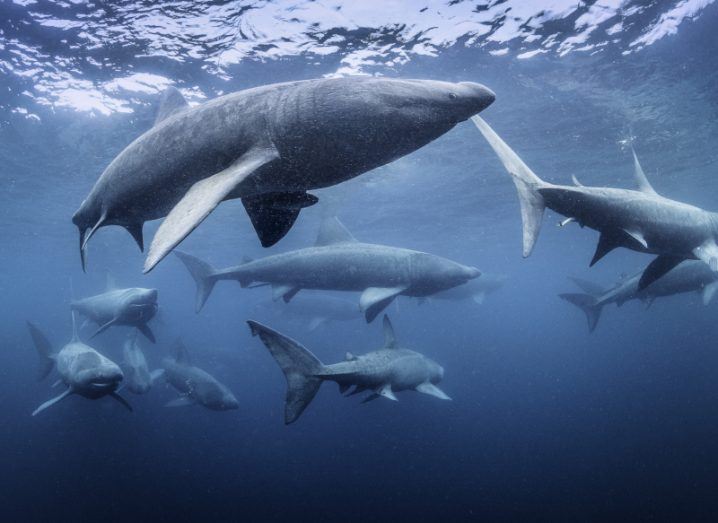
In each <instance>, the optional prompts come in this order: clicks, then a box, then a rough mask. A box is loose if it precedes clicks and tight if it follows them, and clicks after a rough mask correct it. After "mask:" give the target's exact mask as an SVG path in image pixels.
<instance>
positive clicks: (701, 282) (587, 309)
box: [559, 260, 718, 332]
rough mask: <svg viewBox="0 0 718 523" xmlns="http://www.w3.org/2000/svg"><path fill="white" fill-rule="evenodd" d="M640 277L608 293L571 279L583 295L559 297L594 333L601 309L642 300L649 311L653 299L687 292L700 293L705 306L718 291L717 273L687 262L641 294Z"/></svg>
mask: <svg viewBox="0 0 718 523" xmlns="http://www.w3.org/2000/svg"><path fill="white" fill-rule="evenodd" d="M640 278H641V273H640V272H639V273H637V274H634V275H633V276H630V277H628V278H625V279H623V280H622V281H620V282H618V283H617V284H615V285H614V286H612V287H611V288H609V289H604V288H603V287H601V286H600V285H597V284H595V283H592V282H588V281H585V280H580V279H578V278H571V279H572V280H573V281H574V282H575V283H576V284H577V285H578V286H579V287H581V289H582V290H583V291H584V293H585V294H580V293H566V294H559V297H560V298H562V299H564V300H566V301H567V302H569V303H571V304H573V305H575V306H576V307H578V308H579V309H581V310H582V311H583V313H584V314H585V315H586V320H587V321H588V330H589V332H593V331H594V330H595V329H596V326H597V325H598V320H599V318H600V317H601V311H602V310H603V307H604V305H608V304H609V303H615V304H616V305H617V306H619V307H620V306H621V305H623V304H624V303H625V302H627V301H629V300H641V301H643V302H644V303H645V304H646V308H648V307H650V306H651V304H652V303H653V301H654V300H655V299H656V298H661V297H664V296H673V295H675V294H682V293H686V292H695V291H697V292H701V293H702V295H703V304H704V305H708V304H709V303H710V302H711V300H712V299H713V296H714V295H715V293H716V291H717V290H718V273H716V272H713V271H712V270H711V269H710V267H708V266H707V265H706V264H705V263H703V262H702V261H699V260H686V261H684V262H682V263H680V264H679V265H678V266H676V267H675V268H674V269H671V270H670V271H669V272H668V273H666V275H665V276H663V277H662V278H661V279H659V280H656V281H654V282H653V283H651V284H650V285H649V286H648V287H646V288H645V289H643V290H639V289H638V282H639V280H640Z"/></svg>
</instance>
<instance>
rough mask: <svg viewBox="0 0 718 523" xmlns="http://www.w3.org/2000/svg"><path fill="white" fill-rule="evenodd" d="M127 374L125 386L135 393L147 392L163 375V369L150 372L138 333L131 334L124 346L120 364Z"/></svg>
mask: <svg viewBox="0 0 718 523" xmlns="http://www.w3.org/2000/svg"><path fill="white" fill-rule="evenodd" d="M120 368H122V372H123V373H124V375H125V379H124V382H123V384H122V386H123V388H127V390H129V391H130V392H132V393H134V394H146V393H147V392H149V391H150V389H151V388H152V383H153V381H155V380H156V379H157V378H159V377H160V376H161V375H162V370H161V369H160V370H155V371H153V372H150V369H149V366H148V365H147V359H146V358H145V355H144V353H143V352H142V349H141V348H140V346H139V344H138V343H137V333H136V332H135V333H134V334H132V335H130V336H129V337H128V338H127V339H126V340H125V343H124V345H123V347H122V363H121V364H120Z"/></svg>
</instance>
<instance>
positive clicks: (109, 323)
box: [90, 318, 117, 339]
mask: <svg viewBox="0 0 718 523" xmlns="http://www.w3.org/2000/svg"><path fill="white" fill-rule="evenodd" d="M116 322H117V318H112V319H111V320H110V321H108V322H107V323H105V324H104V325H100V328H99V329H97V330H96V331H95V333H94V334H93V335H92V336H90V339H92V338H94V337H95V336H97V335H98V334H102V333H103V332H105V331H106V330H107V329H109V328H110V327H112V326H113V325H114V324H115V323H116Z"/></svg>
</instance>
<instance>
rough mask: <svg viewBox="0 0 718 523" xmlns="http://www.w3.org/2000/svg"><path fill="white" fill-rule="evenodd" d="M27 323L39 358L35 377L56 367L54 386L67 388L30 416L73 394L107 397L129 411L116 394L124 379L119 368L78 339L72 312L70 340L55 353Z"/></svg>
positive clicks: (87, 396)
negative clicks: (38, 369) (37, 373)
mask: <svg viewBox="0 0 718 523" xmlns="http://www.w3.org/2000/svg"><path fill="white" fill-rule="evenodd" d="M27 326H28V329H29V331H30V336H31V337H32V340H33V342H34V344H35V348H36V349H37V352H38V354H39V355H40V358H41V364H40V372H39V376H38V378H39V379H40V380H43V379H45V378H46V377H47V376H48V375H49V374H50V372H52V370H53V369H57V372H58V374H59V375H60V379H59V380H58V381H57V382H56V383H55V385H60V384H64V385H65V387H66V389H65V391H64V392H62V394H60V395H58V396H56V397H54V398H52V399H50V400H48V401H46V402H45V403H43V404H42V405H40V406H39V407H38V408H36V409H35V410H34V411H33V413H32V415H33V416H36V415H37V414H39V413H40V412H42V411H43V410H45V409H48V408H50V407H52V406H53V405H55V404H56V403H58V402H60V401H62V400H63V399H65V398H67V397H68V396H70V395H73V394H75V395H78V396H83V397H85V398H88V399H93V400H94V399H98V398H102V397H105V396H109V397H111V398H113V399H115V400H116V401H118V402H119V403H121V404H122V405H123V406H124V407H125V408H127V409H128V410H130V411H132V407H131V406H130V404H129V403H128V402H127V401H126V400H125V399H124V398H123V397H122V396H120V395H119V394H118V393H117V391H118V389H119V387H120V385H121V383H122V380H123V378H124V376H123V374H122V370H121V369H120V367H119V366H118V365H117V364H116V363H115V362H113V361H112V360H110V359H109V358H107V357H105V356H103V355H102V354H100V353H99V352H97V351H96V350H95V349H93V348H92V347H90V346H89V345H86V344H84V343H83V342H82V341H80V337H79V336H78V334H77V326H76V324H75V315H74V313H73V315H72V339H71V340H70V341H69V342H68V343H67V344H65V345H64V346H63V347H62V348H61V349H60V350H59V351H57V352H55V351H54V350H53V348H52V345H51V343H50V342H49V341H48V339H47V337H46V336H45V335H44V334H43V333H42V331H41V330H40V329H39V328H38V327H37V326H35V325H34V324H33V323H30V322H27Z"/></svg>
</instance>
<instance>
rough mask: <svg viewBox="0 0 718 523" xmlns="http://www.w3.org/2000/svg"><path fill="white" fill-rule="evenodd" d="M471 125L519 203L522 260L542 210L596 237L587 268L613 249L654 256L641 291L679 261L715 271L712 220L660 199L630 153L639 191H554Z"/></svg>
mask: <svg viewBox="0 0 718 523" xmlns="http://www.w3.org/2000/svg"><path fill="white" fill-rule="evenodd" d="M472 120H473V122H474V124H476V127H478V129H479V131H481V133H482V134H483V135H484V137H485V138H486V139H487V140H488V142H489V144H490V145H491V147H492V148H493V149H494V151H495V152H496V154H497V155H498V156H499V158H500V159H501V162H502V163H503V164H504V167H505V168H506V170H507V171H508V172H509V174H510V175H511V176H512V177H513V181H514V184H515V185H516V189H517V191H518V195H519V200H520V202H521V217H522V220H523V255H524V257H526V256H528V255H529V254H531V250H532V249H533V246H534V244H535V242H536V238H537V237H538V233H539V230H540V227H541V218H542V217H543V211H544V208H546V207H548V208H549V209H551V210H553V211H555V212H557V213H559V214H562V215H564V216H566V217H567V219H566V220H564V221H563V222H561V225H565V224H567V223H569V222H571V221H576V222H578V224H579V225H580V226H581V227H584V226H586V227H589V228H591V229H594V230H596V231H598V232H599V233H600V235H601V236H600V238H599V240H598V246H597V247H596V252H595V254H594V255H593V259H592V260H591V264H590V265H591V266H593V264H595V263H596V262H597V261H598V260H600V259H601V258H603V257H604V256H605V255H606V254H608V253H609V252H611V251H612V250H613V249H615V248H617V247H625V248H628V249H631V250H634V251H638V252H644V253H650V254H657V255H658V256H657V257H656V258H655V259H654V260H653V261H652V262H651V263H650V264H649V265H648V267H647V268H646V270H645V271H643V274H642V275H641V277H640V279H639V280H638V288H639V290H640V289H644V288H646V287H647V286H648V285H649V284H651V283H652V282H654V281H656V280H657V279H659V278H661V277H662V276H663V275H664V274H666V273H667V272H668V271H670V270H671V269H673V268H674V267H675V266H676V265H678V264H679V263H681V262H682V261H683V260H701V261H702V262H704V263H706V264H707V265H708V266H709V267H710V269H711V270H712V271H718V244H716V239H717V238H718V214H716V213H713V212H709V211H706V210H703V209H701V208H699V207H694V206H692V205H688V204H685V203H682V202H678V201H675V200H670V199H668V198H665V197H663V196H660V195H659V194H658V193H656V191H655V190H654V189H653V187H651V184H650V183H649V182H648V179H647V178H646V176H645V174H644V173H643V169H642V168H641V165H640V163H639V162H638V157H637V156H636V153H635V151H634V152H633V163H634V173H635V177H636V181H637V183H638V187H639V190H638V191H633V190H628V189H614V188H607V187H585V186H583V185H581V184H580V183H579V182H578V181H577V180H576V179H575V178H574V184H575V186H569V185H554V184H551V183H548V182H545V181H544V180H542V179H540V178H539V177H538V176H537V175H536V174H535V173H534V172H533V171H532V170H531V169H530V168H529V167H528V166H527V165H526V164H525V163H524V162H523V161H522V160H521V158H519V157H518V155H517V154H516V153H515V152H514V151H513V150H511V148H510V147H509V146H508V145H506V143H505V142H504V141H503V140H502V139H501V138H500V137H499V136H498V135H497V134H496V133H495V132H494V131H493V129H491V127H489V125H488V124H487V123H486V122H484V120H482V119H481V117H479V116H474V117H472Z"/></svg>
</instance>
